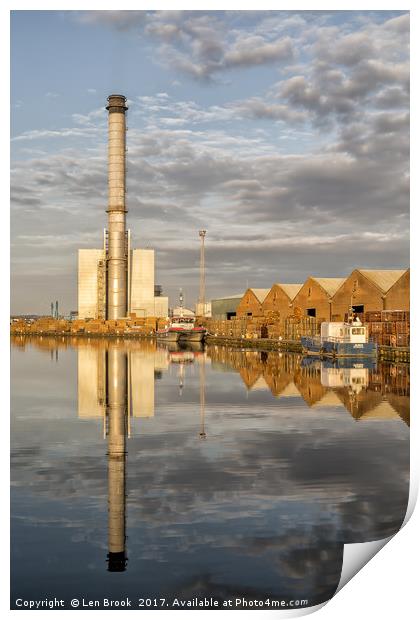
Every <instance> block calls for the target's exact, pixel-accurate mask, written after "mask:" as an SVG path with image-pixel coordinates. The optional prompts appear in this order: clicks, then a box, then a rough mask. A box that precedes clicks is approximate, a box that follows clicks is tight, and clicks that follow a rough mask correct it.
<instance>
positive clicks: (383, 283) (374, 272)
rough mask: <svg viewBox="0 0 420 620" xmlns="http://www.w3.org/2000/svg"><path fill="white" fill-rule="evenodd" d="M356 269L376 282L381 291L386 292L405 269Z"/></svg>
mask: <svg viewBox="0 0 420 620" xmlns="http://www.w3.org/2000/svg"><path fill="white" fill-rule="evenodd" d="M357 271H358V272H359V273H361V274H362V275H363V276H365V277H366V278H368V279H369V280H371V281H372V282H373V283H374V284H376V286H378V287H379V288H380V289H381V291H382V292H383V293H387V292H388V291H389V289H390V288H391V286H393V285H394V284H395V282H396V281H397V280H399V279H400V278H401V276H402V275H403V274H404V273H405V272H406V271H407V269H358V270H357Z"/></svg>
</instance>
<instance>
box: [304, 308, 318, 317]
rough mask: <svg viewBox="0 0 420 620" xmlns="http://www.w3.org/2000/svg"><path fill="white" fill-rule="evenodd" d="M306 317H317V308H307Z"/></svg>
mask: <svg viewBox="0 0 420 620" xmlns="http://www.w3.org/2000/svg"><path fill="white" fill-rule="evenodd" d="M306 316H316V308H306Z"/></svg>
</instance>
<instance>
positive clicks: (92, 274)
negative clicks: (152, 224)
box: [78, 95, 168, 319]
mask: <svg viewBox="0 0 420 620" xmlns="http://www.w3.org/2000/svg"><path fill="white" fill-rule="evenodd" d="M106 109H107V110H108V209H107V213H108V230H105V231H104V241H103V248H102V249H89V250H79V277H78V313H79V318H80V319H86V318H93V319H121V318H124V317H126V316H128V315H129V314H130V313H135V314H136V315H137V316H138V317H145V316H156V317H159V316H163V317H165V316H167V315H168V298H167V297H162V296H161V295H160V294H159V295H157V296H156V297H155V275H154V271H155V253H154V250H151V249H137V250H132V249H131V243H130V231H129V230H127V226H126V213H127V209H126V122H125V121H126V119H125V117H126V111H127V109H128V108H127V105H126V98H125V97H124V96H123V95H110V96H109V97H108V105H107V108H106Z"/></svg>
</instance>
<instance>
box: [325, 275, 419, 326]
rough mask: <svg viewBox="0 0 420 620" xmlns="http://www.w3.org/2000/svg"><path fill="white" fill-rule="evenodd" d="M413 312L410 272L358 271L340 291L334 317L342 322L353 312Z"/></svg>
mask: <svg viewBox="0 0 420 620" xmlns="http://www.w3.org/2000/svg"><path fill="white" fill-rule="evenodd" d="M350 303H352V307H353V309H354V311H355V312H358V313H362V312H367V311H371V310H409V309H410V272H409V269H354V271H352V272H351V274H350V275H349V276H348V278H346V279H345V281H344V282H343V284H342V285H341V286H340V288H339V289H338V290H337V291H336V293H335V294H334V296H333V300H332V314H333V317H334V319H335V320H337V321H341V320H343V319H344V315H345V313H346V312H348V311H349V306H350Z"/></svg>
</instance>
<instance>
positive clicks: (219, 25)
mask: <svg viewBox="0 0 420 620" xmlns="http://www.w3.org/2000/svg"><path fill="white" fill-rule="evenodd" d="M165 17H166V19H163V17H162V14H156V15H150V16H149V23H148V25H147V26H146V32H147V33H148V34H149V35H151V36H153V37H157V38H158V39H160V40H161V41H162V42H163V43H162V46H161V57H162V59H163V61H164V62H165V63H166V64H169V65H172V66H174V67H176V68H177V69H178V70H180V71H181V72H183V73H186V74H188V75H190V76H191V77H193V78H195V79H199V80H208V79H211V78H212V77H213V74H215V73H217V72H220V71H223V70H225V69H232V68H235V67H252V66H258V65H263V64H267V63H273V62H283V61H289V60H291V59H292V58H293V57H294V48H293V42H292V40H291V39H290V37H281V38H278V37H277V38H275V39H273V40H271V39H267V38H266V37H264V36H262V35H261V34H256V33H253V32H244V31H239V32H238V31H237V32H235V31H233V32H234V33H235V34H234V35H233V37H232V36H231V37H228V36H227V34H226V32H225V31H226V28H225V25H224V22H222V21H221V20H220V19H217V18H216V17H214V16H212V15H208V14H207V15H199V14H197V13H192V14H190V16H189V18H187V19H184V20H182V21H181V20H179V19H177V17H175V19H172V18H171V16H169V17H167V16H165Z"/></svg>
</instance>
